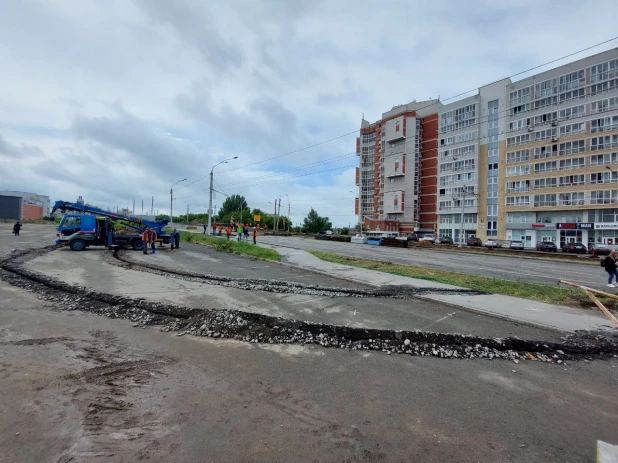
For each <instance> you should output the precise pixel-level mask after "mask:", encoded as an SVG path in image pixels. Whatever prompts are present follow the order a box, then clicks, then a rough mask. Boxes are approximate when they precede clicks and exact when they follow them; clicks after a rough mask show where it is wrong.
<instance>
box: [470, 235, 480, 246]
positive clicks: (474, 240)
mask: <svg viewBox="0 0 618 463" xmlns="http://www.w3.org/2000/svg"><path fill="white" fill-rule="evenodd" d="M466 244H467V245H468V246H483V242H482V241H481V239H480V238H477V237H476V236H472V237H470V238H468V239H467V240H466Z"/></svg>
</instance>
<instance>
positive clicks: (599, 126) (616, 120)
mask: <svg viewBox="0 0 618 463" xmlns="http://www.w3.org/2000/svg"><path fill="white" fill-rule="evenodd" d="M617 128H618V116H609V117H603V118H601V119H593V120H591V121H590V133H597V132H606V131H608V130H614V129H617Z"/></svg>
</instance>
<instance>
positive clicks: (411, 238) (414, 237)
mask: <svg viewBox="0 0 618 463" xmlns="http://www.w3.org/2000/svg"><path fill="white" fill-rule="evenodd" d="M407 239H408V241H418V235H417V234H416V233H410V234H409V235H408V238H407Z"/></svg>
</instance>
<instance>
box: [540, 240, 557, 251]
mask: <svg viewBox="0 0 618 463" xmlns="http://www.w3.org/2000/svg"><path fill="white" fill-rule="evenodd" d="M536 250H537V251H547V252H556V251H558V247H557V246H556V244H555V243H552V242H551V241H541V242H540V243H536Z"/></svg>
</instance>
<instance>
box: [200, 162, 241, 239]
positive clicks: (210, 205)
mask: <svg viewBox="0 0 618 463" xmlns="http://www.w3.org/2000/svg"><path fill="white" fill-rule="evenodd" d="M232 159H238V156H234V157H233V158H230V159H226V160H224V161H221V162H220V163H219V164H227V163H228V161H231V160H232ZM219 164H215V165H214V166H212V169H210V189H209V194H208V196H209V198H208V230H207V232H206V233H208V234H209V235H210V234H211V233H212V175H213V174H212V172H213V171H214V170H215V167H217V166H218V165H219Z"/></svg>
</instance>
